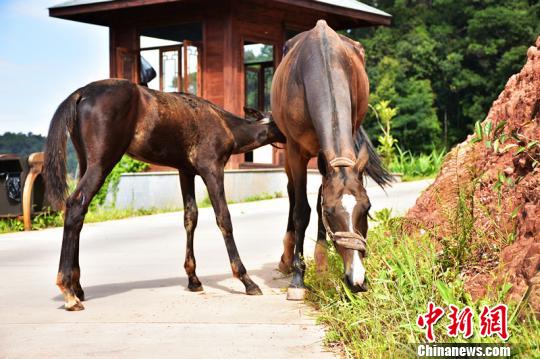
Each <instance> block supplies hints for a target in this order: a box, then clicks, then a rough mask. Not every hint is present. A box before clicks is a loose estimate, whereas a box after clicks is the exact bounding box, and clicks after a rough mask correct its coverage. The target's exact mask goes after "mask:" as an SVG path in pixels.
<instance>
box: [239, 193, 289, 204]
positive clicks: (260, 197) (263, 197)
mask: <svg viewBox="0 0 540 359" xmlns="http://www.w3.org/2000/svg"><path fill="white" fill-rule="evenodd" d="M280 197H283V193H281V192H274V193H267V192H263V193H261V194H256V195H253V196H248V197H246V198H244V199H243V200H242V202H257V201H265V200H268V199H274V198H280Z"/></svg>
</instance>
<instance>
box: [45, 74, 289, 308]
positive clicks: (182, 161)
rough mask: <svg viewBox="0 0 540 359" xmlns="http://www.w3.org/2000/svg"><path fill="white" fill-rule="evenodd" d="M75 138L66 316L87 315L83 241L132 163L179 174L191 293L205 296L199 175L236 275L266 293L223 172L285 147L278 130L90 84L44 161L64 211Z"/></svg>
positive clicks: (72, 102)
mask: <svg viewBox="0 0 540 359" xmlns="http://www.w3.org/2000/svg"><path fill="white" fill-rule="evenodd" d="M68 132H69V134H70V136H71V139H72V142H73V144H74V147H75V149H76V152H77V156H78V159H79V164H80V179H79V183H78V184H77V187H76V189H75V191H74V192H73V193H72V194H71V195H70V196H69V197H68V198H67V200H65V220H64V235H63V241H62V251H61V254H60V266H59V270H58V277H57V285H58V287H59V288H60V290H61V291H62V293H63V295H64V298H65V308H66V309H67V310H82V309H84V307H83V305H82V304H81V301H82V300H84V292H83V290H82V287H81V285H80V281H79V278H80V266H79V234H80V231H81V229H82V226H83V221H84V217H85V214H86V212H87V211H88V206H89V204H90V202H91V200H92V198H93V197H94V195H95V194H96V192H97V191H98V190H99V188H100V187H101V186H102V185H103V183H104V181H105V178H106V177H107V175H108V174H109V173H110V171H111V170H112V169H113V167H114V165H115V164H116V163H117V162H118V161H119V160H120V159H121V158H122V155H124V154H125V153H127V154H128V155H130V156H131V157H133V158H136V159H139V160H142V161H145V162H150V163H155V164H160V165H165V166H170V167H174V168H177V169H178V170H179V174H180V184H181V188H182V197H183V201H184V226H185V229H186V233H187V246H186V259H185V263H184V267H185V269H186V273H187V275H188V278H189V283H188V288H189V289H190V290H192V291H200V290H202V285H201V282H200V281H199V279H198V278H197V275H196V273H195V267H196V262H195V255H194V252H193V236H194V231H195V228H196V226H197V216H198V213H197V203H196V201H195V184H194V183H195V175H200V176H201V177H202V179H203V180H204V183H205V184H206V186H207V188H208V194H209V197H210V200H211V202H212V206H213V208H214V212H215V215H216V221H217V224H218V226H219V228H220V230H221V232H222V234H223V238H224V239H225V244H226V247H227V252H228V254H229V259H230V263H231V268H232V272H233V275H234V276H235V277H237V278H239V279H240V280H241V281H242V283H243V284H244V285H245V287H246V293H247V294H261V290H260V289H259V287H258V286H257V284H255V283H254V282H253V281H252V280H251V279H250V278H249V275H248V274H247V271H246V269H245V267H244V265H243V264H242V261H241V259H240V255H239V254H238V250H237V248H236V244H235V242H234V237H233V228H232V223H231V216H230V214H229V209H228V207H227V202H226V199H225V192H224V188H223V176H224V167H225V164H226V163H227V160H228V159H229V157H230V156H231V155H232V154H233V153H243V152H247V151H251V150H253V149H255V148H257V147H260V146H263V145H266V144H269V143H272V142H284V137H283V135H282V134H281V132H280V131H279V130H278V129H277V127H276V126H275V124H274V123H273V122H270V123H262V121H260V122H256V121H247V120H245V119H242V118H239V117H237V116H234V115H233V114H231V113H229V112H226V111H225V110H223V109H221V108H219V107H218V106H216V105H214V104H212V103H210V102H208V101H206V100H203V99H201V98H199V97H196V96H193V95H189V94H184V93H163V92H159V91H154V90H150V89H148V88H145V87H141V86H138V85H135V84H133V83H131V82H129V81H125V80H116V79H113V80H104V81H98V82H94V83H91V84H89V85H87V86H85V87H82V88H80V89H78V90H77V91H75V92H74V93H72V94H71V95H70V96H69V97H68V98H67V99H66V100H64V102H62V104H60V106H59V107H58V109H57V110H56V113H55V115H54V117H53V119H52V121H51V125H50V128H49V135H48V137H47V146H46V153H45V180H46V183H47V189H48V192H49V197H50V199H51V201H53V203H55V204H56V205H57V206H58V207H62V206H63V204H64V199H65V198H66V193H67V185H66V164H65V159H66V141H67V133H68Z"/></svg>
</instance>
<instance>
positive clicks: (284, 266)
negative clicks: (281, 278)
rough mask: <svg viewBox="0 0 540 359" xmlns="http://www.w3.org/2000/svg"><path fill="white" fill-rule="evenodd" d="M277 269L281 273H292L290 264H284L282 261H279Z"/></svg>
mask: <svg viewBox="0 0 540 359" xmlns="http://www.w3.org/2000/svg"><path fill="white" fill-rule="evenodd" d="M278 270H279V271H280V272H281V273H283V274H291V273H292V265H290V264H285V262H283V261H279V265H278Z"/></svg>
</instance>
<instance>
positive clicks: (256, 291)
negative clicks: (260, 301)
mask: <svg viewBox="0 0 540 359" xmlns="http://www.w3.org/2000/svg"><path fill="white" fill-rule="evenodd" d="M246 294H247V295H262V294H263V292H262V290H261V288H259V287H258V286H257V285H255V286H253V287H251V288H247V289H246Z"/></svg>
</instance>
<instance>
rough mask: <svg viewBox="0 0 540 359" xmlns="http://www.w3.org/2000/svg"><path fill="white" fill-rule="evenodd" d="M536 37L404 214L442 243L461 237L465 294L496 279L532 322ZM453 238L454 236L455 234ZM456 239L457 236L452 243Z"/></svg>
mask: <svg viewBox="0 0 540 359" xmlns="http://www.w3.org/2000/svg"><path fill="white" fill-rule="evenodd" d="M539 122H540V37H539V38H538V39H537V40H536V46H531V47H530V48H529V49H528V51H527V62H526V64H525V66H524V67H523V69H522V70H521V72H520V73H518V74H516V75H513V76H512V77H511V78H510V79H509V80H508V82H507V84H506V86H505V88H504V90H503V92H502V93H501V94H500V95H499V98H498V99H497V100H496V101H495V102H494V103H493V105H492V107H491V109H490V111H489V113H488V116H487V117H486V119H485V120H484V121H483V122H482V126H481V128H478V129H477V130H476V131H475V134H473V135H470V136H469V137H468V138H467V140H466V141H464V142H462V143H461V144H459V145H457V146H456V147H455V148H454V149H453V150H452V151H451V152H450V153H449V154H448V155H447V157H446V159H445V162H444V164H443V167H442V169H441V172H440V174H439V175H438V177H437V179H436V180H435V182H434V183H433V184H432V185H431V186H430V187H429V188H428V189H427V190H426V191H425V192H424V193H423V195H422V196H420V198H419V199H418V200H417V202H416V205H415V206H414V207H413V208H412V209H411V210H410V211H409V212H408V213H407V217H408V218H409V219H411V220H412V221H411V222H412V223H417V224H418V225H419V226H420V227H422V228H424V229H427V230H430V231H433V233H435V235H436V237H437V238H438V239H439V240H440V242H439V243H440V245H441V248H443V246H445V245H446V244H447V243H448V241H447V240H445V239H444V238H445V237H446V238H448V237H449V236H453V238H458V239H459V238H464V236H463V235H462V234H465V237H467V243H466V251H467V252H466V253H467V255H465V257H466V261H465V263H464V264H463V265H462V268H463V276H464V278H465V281H466V286H467V287H468V289H469V290H471V291H472V293H473V296H479V295H483V294H485V293H486V292H489V291H490V290H491V289H493V288H494V287H495V286H496V285H497V284H498V283H500V282H501V280H502V279H503V278H504V277H507V278H508V279H509V281H510V282H511V283H512V285H513V286H512V288H511V289H510V292H509V296H510V297H511V298H513V299H518V300H519V299H520V298H521V297H522V296H523V295H524V294H525V293H526V292H527V290H529V293H528V294H527V296H528V297H529V302H530V303H531V304H532V305H533V308H535V311H536V313H537V316H540V164H539V163H538V162H539V161H540V143H539V142H538V141H540V124H539ZM456 233H457V234H456ZM460 235H462V236H461V237H460Z"/></svg>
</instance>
